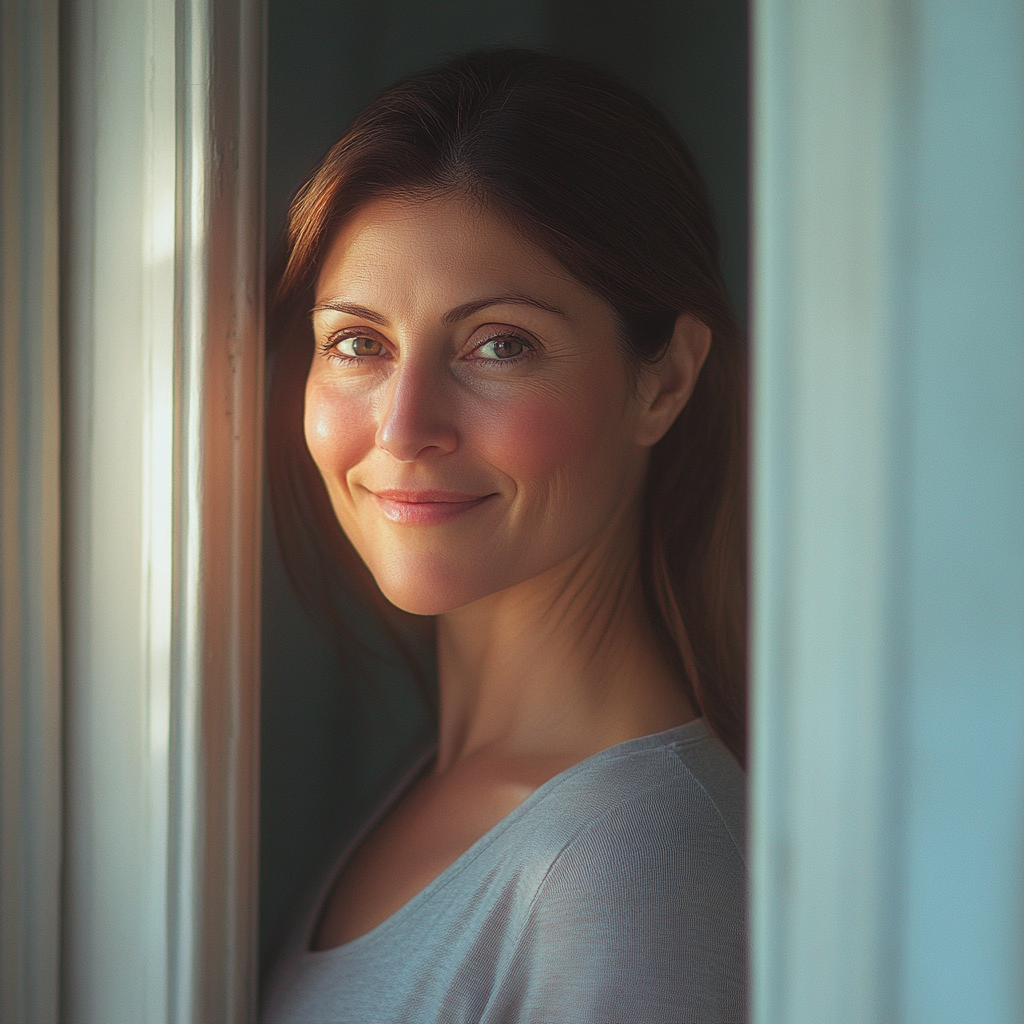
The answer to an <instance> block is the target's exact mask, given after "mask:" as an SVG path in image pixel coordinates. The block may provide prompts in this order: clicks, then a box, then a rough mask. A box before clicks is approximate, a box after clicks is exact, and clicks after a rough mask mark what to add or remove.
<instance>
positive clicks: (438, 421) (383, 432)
mask: <svg viewBox="0 0 1024 1024" xmlns="http://www.w3.org/2000/svg"><path fill="white" fill-rule="evenodd" d="M445 392H446V388H445V381H444V370H443V368H441V367H438V366H433V365H431V363H430V361H429V360H427V359H406V360H401V361H400V362H399V365H398V366H397V367H396V368H395V370H394V371H393V372H392V374H391V376H390V378H389V379H388V383H387V386H386V389H385V393H384V396H383V404H382V407H381V410H380V419H379V421H378V426H377V438H376V443H377V447H378V448H382V449H383V450H384V451H386V452H388V453H389V454H391V455H393V456H394V457H395V458H396V459H398V460H399V461H400V462H412V461H414V460H415V459H417V458H419V457H420V456H421V455H424V454H428V453H430V452H431V451H432V450H433V451H434V453H435V454H447V453H448V452H453V451H455V449H456V448H457V447H458V443H459V440H458V432H457V431H456V429H455V422H454V420H453V410H452V403H451V402H450V401H446V397H447V396H446V393H445Z"/></svg>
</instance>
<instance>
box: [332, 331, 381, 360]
mask: <svg viewBox="0 0 1024 1024" xmlns="http://www.w3.org/2000/svg"><path fill="white" fill-rule="evenodd" d="M334 348H335V350H336V351H337V352H338V354H339V355H342V356H349V357H350V358H353V359H360V358H365V357H367V356H380V355H384V352H385V349H384V346H383V344H382V343H381V342H379V341H378V340H377V339H376V338H364V337H362V336H361V335H350V336H349V337H347V338H341V339H339V340H338V341H337V342H336V344H335V346H334Z"/></svg>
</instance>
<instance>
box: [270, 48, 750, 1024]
mask: <svg viewBox="0 0 1024 1024" xmlns="http://www.w3.org/2000/svg"><path fill="white" fill-rule="evenodd" d="M311 310H312V313H311V312H310V311H311ZM271 336H272V339H273V340H274V342H275V344H276V346H277V348H276V351H275V357H274V358H275V367H274V383H273V388H272V394H271V408H270V414H269V419H268V423H269V426H268V442H269V452H270V472H271V483H272V493H273V497H274V504H275V512H276V515H277V523H278V532H279V536H280V540H281V543H282V548H283V550H284V552H285V556H286V558H287V559H288V560H289V562H290V564H291V565H292V567H293V572H294V574H295V576H296V578H297V579H299V580H300V581H302V582H303V583H304V585H306V586H307V587H310V586H312V587H313V592H314V597H313V600H314V601H316V602H318V603H319V604H320V605H321V607H322V606H323V605H325V604H329V603H330V601H331V599H332V598H331V589H332V586H333V583H334V581H335V580H336V579H339V578H344V577H345V576H348V577H353V576H354V577H356V578H360V577H363V578H364V582H365V583H366V585H367V589H368V593H370V594H371V595H376V596H375V600H377V601H378V602H381V603H382V604H388V605H390V606H394V607H395V608H397V609H399V610H401V612H405V613H411V615H413V616H431V617H433V620H432V621H433V622H435V623H436V646H437V671H438V675H437V679H438V683H437V744H436V748H435V749H434V750H433V751H432V752H431V754H430V755H429V757H428V758H427V759H424V760H423V761H421V763H419V764H418V765H416V766H415V768H414V770H413V771H412V772H411V773H410V775H409V777H408V778H406V779H405V780H403V784H402V785H401V786H400V787H398V789H397V790H396V791H395V792H394V793H393V794H392V795H391V797H390V798H389V800H387V801H385V803H384V805H383V806H382V807H381V809H380V811H379V813H378V815H377V816H376V818H375V819H374V820H373V821H372V822H371V823H370V824H369V825H368V827H367V828H366V829H365V830H364V832H363V833H362V835H361V836H360V837H359V838H358V840H357V842H356V843H354V844H352V846H351V847H350V848H349V849H348V850H346V851H345V854H344V855H343V856H342V857H341V859H340V861H339V862H338V863H336V864H335V865H333V866H332V869H331V871H330V873H329V875H328V876H327V877H326V878H325V882H324V886H323V887H322V889H321V891H320V893H319V894H318V895H317V897H316V899H315V900H314V901H313V902H312V904H311V905H310V907H309V909H308V913H307V914H306V917H305V921H304V924H303V926H302V927H301V928H299V929H298V931H297V933H296V936H295V937H294V939H293V941H292V942H291V944H290V945H289V947H288V948H287V949H286V950H285V951H284V953H283V955H282V957H281V963H280V966H279V969H278V970H277V972H276V975H275V977H274V979H273V980H272V982H271V985H270V986H269V989H268V996H267V1000H266V1005H265V1011H264V1020H265V1021H267V1022H268V1024H270V1022H272V1024H284V1022H299V1021H303V1022H306V1021H309V1022H312V1021H354V1022H355V1021H358V1022H362V1024H367V1022H376V1021H403V1022H405V1021H408V1022H414V1021H415V1022H420V1021H423V1022H427V1021H474V1022H476V1021H488V1022H490V1021H502V1022H509V1021H523V1022H526V1021H529V1022H542V1021H543V1022H565V1021H587V1022H595V1021H608V1022H615V1024H623V1022H625V1021H657V1022H662V1021H664V1022H669V1021H672V1022H679V1021H700V1022H705V1024H706V1022H712V1021H737V1020H742V1019H743V1017H744V1003H745V967H744V943H745V937H744V902H745V895H744V879H745V869H744V863H743V834H742V828H743V823H742V810H743V775H742V771H741V769H740V767H739V764H738V761H739V760H740V759H741V758H742V754H743V745H744V697H743V676H744V541H743V536H744V525H745V523H744V423H743V401H744V379H743V359H742V349H741V344H740V340H739V338H738V335H737V331H736V329H735V326H734V323H733V320H732V318H731V314H730V311H729V306H728V300H727V298H726V294H725V289H724V286H723V283H722V278H721V274H720V271H719V268H718V263H717V246H716V241H715V232H714V226H713V222H712V218H711V214H710V211H709V206H708V202H707V199H706V196H705V192H704V188H703V186H702V183H701V181H700V178H699V175H698V173H697V171H696V169H695V167H694V164H693V161H692V159H691V158H690V156H689V154H688V153H687V151H686V149H685V147H684V146H683V145H682V143H681V142H680V141H679V140H678V138H677V137H676V136H675V134H674V133H673V131H672V129H671V128H670V127H669V126H668V124H667V123H666V122H665V120H664V119H663V118H662V117H661V116H660V115H659V114H658V113H657V112H656V111H655V110H653V109H652V108H651V106H650V105H649V104H648V103H647V102H646V101H644V100H643V99H641V98H640V97H638V96H637V95H636V94H635V93H633V92H632V91H631V90H630V89H628V88H627V87H626V86H624V85H622V84H621V83H619V82H618V81H616V80H614V79H613V78H611V77H610V76H608V75H607V74H606V73H604V72H602V71H599V70H597V69H594V68H590V67H587V66H585V65H581V64H578V63H575V62H572V61H568V60H564V59H561V58H555V57H550V56H545V55H541V54H536V53H529V52H525V51H498V52H491V53H483V54H475V55H472V56H470V57H468V58H463V59H459V60H455V61H453V62H451V63H450V64H448V65H446V66H445V67H442V68H440V69H437V70H434V71H429V72H425V73H422V74H419V75H416V76H414V77H412V78H410V79H409V80H407V81H406V82H404V83H402V84H400V85H398V86H396V87H394V88H392V89H390V90H388V91H386V92H385V93H384V94H383V95H382V96H381V97H379V98H378V99H377V100H376V101H374V102H373V103H372V104H371V105H370V107H368V108H367V109H366V110H365V111H364V112H363V114H362V115H360V116H359V117H358V118H357V119H356V121H355V122H354V123H353V125H352V126H351V127H350V129H349V130H348V132H347V133H346V135H345V136H344V137H343V138H342V139H341V141H340V142H339V143H338V144H337V145H336V146H335V147H334V148H333V149H332V150H331V152H330V153H329V154H328V156H327V157H326V159H325V160H324V162H323V164H322V165H321V166H320V168H319V169H318V170H317V171H316V172H315V173H314V175H313V176H312V178H311V179H310V180H309V182H308V183H307V184H306V186H305V187H304V188H303V190H302V191H301V192H300V194H299V195H298V197H297V199H296V200H295V203H294V204H293V207H292V211H291V215H290V220H289V226H288V235H287V246H286V251H285V256H284V260H283V263H282V268H281V271H280V274H279V276H278V282H277V287H276V291H275V297H274V311H273V316H272V321H271ZM367 577H372V579H368V578H367ZM395 614H399V613H395ZM336 618H337V619H338V620H339V621H338V624H339V625H343V624H342V623H341V621H340V620H341V618H342V616H341V615H340V614H339V615H338V616H336ZM428 621H430V620H428ZM396 635H401V634H400V632H399V633H398V634H396Z"/></svg>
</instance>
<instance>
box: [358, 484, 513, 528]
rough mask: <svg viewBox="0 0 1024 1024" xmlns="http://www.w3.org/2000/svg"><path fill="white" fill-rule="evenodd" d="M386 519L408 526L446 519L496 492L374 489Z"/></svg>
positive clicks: (491, 496) (481, 501)
mask: <svg viewBox="0 0 1024 1024" xmlns="http://www.w3.org/2000/svg"><path fill="white" fill-rule="evenodd" d="M370 493H371V494H372V495H373V496H374V498H375V499H376V501H377V506H378V507H379V508H380V510H381V512H382V513H383V514H384V517H385V518H386V519H390V520H391V522H393V523H400V524H402V525H408V526H427V525H431V524H433V523H443V522H447V521H448V520H449V519H454V518H455V517H456V516H461V515H463V514H464V513H466V512H470V511H472V510H473V509H475V508H478V507H479V506H480V505H482V504H484V502H486V501H488V500H489V499H491V498H495V497H497V494H480V495H477V494H464V493H461V492H459V491H396V490H384V491H371V492H370Z"/></svg>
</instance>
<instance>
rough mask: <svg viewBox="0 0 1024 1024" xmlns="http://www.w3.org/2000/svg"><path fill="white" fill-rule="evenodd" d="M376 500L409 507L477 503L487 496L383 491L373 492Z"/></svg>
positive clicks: (438, 492) (444, 492)
mask: <svg viewBox="0 0 1024 1024" xmlns="http://www.w3.org/2000/svg"><path fill="white" fill-rule="evenodd" d="M373 493H374V494H376V495H377V497H378V498H383V499H384V500H385V501H402V502H406V503H407V504H410V505H425V504H427V503H430V502H450V503H452V504H457V503H458V502H462V501H477V500H478V499H480V498H486V497H488V495H487V494H467V493H466V492H464V491H404V490H391V489H385V490H381V491H374V492H373Z"/></svg>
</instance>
